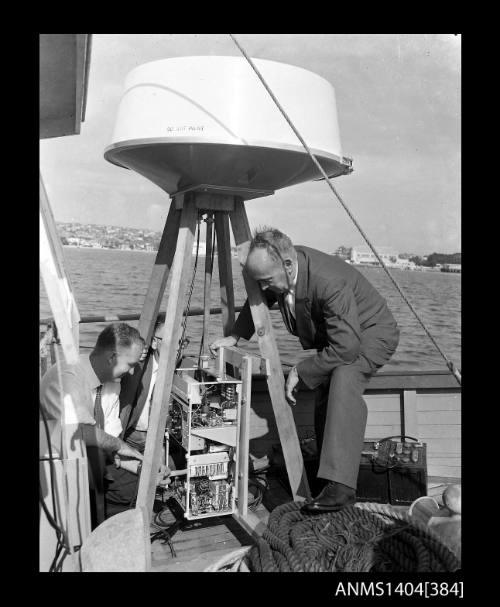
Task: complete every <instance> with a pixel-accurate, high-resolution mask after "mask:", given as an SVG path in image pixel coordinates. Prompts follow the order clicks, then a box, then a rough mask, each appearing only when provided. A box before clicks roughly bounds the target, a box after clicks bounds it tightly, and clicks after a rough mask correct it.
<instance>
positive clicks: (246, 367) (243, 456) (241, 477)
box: [238, 356, 253, 517]
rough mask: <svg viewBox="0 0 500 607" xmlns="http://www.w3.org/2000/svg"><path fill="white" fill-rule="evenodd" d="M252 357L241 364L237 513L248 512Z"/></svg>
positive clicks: (243, 513) (244, 359) (247, 357)
mask: <svg viewBox="0 0 500 607" xmlns="http://www.w3.org/2000/svg"><path fill="white" fill-rule="evenodd" d="M252 358H253V357H251V356H244V357H243V360H242V364H241V380H242V385H241V388H242V392H241V410H240V435H239V439H238V514H239V515H240V516H242V517H244V516H246V515H247V514H248V457H249V441H250V403H251V402H252Z"/></svg>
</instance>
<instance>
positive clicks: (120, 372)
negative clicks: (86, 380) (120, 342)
mask: <svg viewBox="0 0 500 607" xmlns="http://www.w3.org/2000/svg"><path fill="white" fill-rule="evenodd" d="M141 355H142V348H141V347H140V346H139V345H138V344H133V345H132V346H130V347H129V348H120V347H117V349H116V351H115V352H113V353H112V354H111V357H110V359H109V361H110V366H109V371H110V379H109V381H114V382H119V381H120V379H121V378H122V377H123V376H124V375H126V374H127V373H130V375H133V374H134V368H135V366H136V365H137V363H138V362H139V360H140V358H141Z"/></svg>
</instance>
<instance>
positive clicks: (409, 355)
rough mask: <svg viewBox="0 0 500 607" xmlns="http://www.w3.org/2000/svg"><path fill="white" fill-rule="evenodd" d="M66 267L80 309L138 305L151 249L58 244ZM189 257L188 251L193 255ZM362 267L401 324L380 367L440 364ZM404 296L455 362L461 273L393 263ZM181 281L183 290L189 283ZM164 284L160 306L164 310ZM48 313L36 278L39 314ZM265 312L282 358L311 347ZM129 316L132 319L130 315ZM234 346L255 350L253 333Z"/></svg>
mask: <svg viewBox="0 0 500 607" xmlns="http://www.w3.org/2000/svg"><path fill="white" fill-rule="evenodd" d="M63 251H64V258H65V264H66V269H67V271H68V274H69V276H70V281H71V284H72V287H73V291H74V294H75V298H76V303H77V306H78V310H79V312H80V315H81V316H92V315H104V314H131V313H140V311H141V308H142V305H143V302H144V297H145V294H146V290H147V286H148V282H149V279H150V276H151V270H152V267H153V264H154V260H155V256H156V253H148V252H139V251H121V250H109V249H90V248H89V249H86V248H73V247H64V248H63ZM193 260H194V258H193ZM204 267H205V258H204V257H200V258H199V259H198V265H197V271H196V275H195V284H194V290H193V295H192V299H191V307H202V306H203V280H204ZM357 269H358V270H359V271H360V272H361V273H362V274H364V275H365V276H366V277H367V278H368V280H369V281H370V282H371V283H372V284H373V285H374V286H375V287H376V288H377V289H378V290H379V292H380V293H381V294H382V295H383V296H384V297H385V299H386V300H387V302H388V304H389V307H390V309H391V311H392V312H393V314H394V316H395V318H396V320H397V322H398V324H399V327H400V331H401V338H400V343H399V347H398V350H397V352H396V353H395V355H394V356H393V358H392V360H391V361H390V363H388V364H387V365H386V366H385V367H384V368H383V370H384V371H389V370H398V371H403V370H405V371H406V370H408V371H430V370H446V366H445V363H444V360H443V359H442V357H441V355H440V354H439V352H438V351H437V350H436V348H435V347H434V345H433V344H432V342H431V341H430V339H429V338H428V337H427V335H426V334H425V332H424V330H423V329H422V327H421V326H420V324H419V323H418V321H417V320H416V318H415V317H414V315H413V314H412V312H411V310H410V309H409V308H408V306H407V304H406V303H405V302H404V301H403V300H402V299H401V296H400V295H399V293H398V292H397V291H396V289H395V287H394V286H393V284H392V283H391V282H390V280H389V278H388V277H387V275H386V274H385V272H384V270H383V269H382V268H377V267H373V268H371V267H358V268H357ZM391 273H393V275H394V277H395V278H396V280H397V281H398V283H399V284H400V286H401V288H402V289H403V291H404V293H405V294H406V296H407V298H408V299H409V300H410V301H411V303H412V305H413V307H414V308H415V309H416V311H417V312H418V313H419V315H420V317H421V319H422V320H423V322H424V324H425V325H426V327H427V328H428V329H429V331H430V333H431V334H432V335H433V336H434V338H435V339H436V341H437V342H438V344H439V345H440V347H441V349H442V350H443V351H444V352H445V353H446V355H447V356H448V358H449V359H450V360H452V361H453V362H454V363H455V365H457V367H458V368H460V367H461V275H460V274H452V273H448V274H447V273H442V272H435V273H434V272H412V271H402V270H391ZM233 279H234V291H235V304H236V305H237V306H238V305H242V304H243V303H244V300H245V289H244V284H243V279H242V277H241V270H240V266H239V262H238V260H237V259H236V258H233ZM189 286H190V285H189V284H188V285H186V291H188V290H189ZM168 290H169V285H168V283H167V289H166V292H165V297H164V300H163V303H162V306H161V310H165V307H166V301H167V297H168ZM211 302H212V306H219V305H220V297H219V280H218V270H217V257H215V263H214V272H213V281H212V291H211ZM50 316H52V314H51V311H50V307H49V305H48V301H47V298H46V295H45V292H44V289H43V284H42V281H41V280H40V318H47V317H50ZM271 318H272V322H273V327H274V330H275V334H276V339H277V342H278V347H279V350H280V353H281V356H282V361H283V362H284V363H285V364H287V363H290V364H293V363H295V362H297V361H299V360H301V359H302V358H304V357H306V356H310V355H311V354H313V352H312V351H304V350H302V347H301V345H300V343H299V340H298V338H296V337H294V336H292V335H290V334H288V333H287V331H286V329H285V328H284V325H283V322H282V320H281V315H280V313H279V311H277V310H276V311H275V310H272V311H271ZM130 324H132V325H134V326H137V323H136V322H131V323H130ZM104 326H105V324H102V323H95V324H82V325H81V326H80V345H81V347H82V348H90V347H91V346H92V345H93V344H94V343H95V339H96V337H97V335H98V334H99V332H100V331H101V330H102V328H103V327H104ZM201 331H202V317H190V318H188V322H187V329H186V337H187V338H188V339H189V340H190V343H189V345H188V346H187V348H186V351H185V352H186V353H187V354H194V355H196V354H197V353H198V352H199V343H200V342H199V339H200V335H201ZM221 335H222V324H221V317H220V315H214V316H213V317H212V319H211V323H210V338H211V340H213V339H215V338H216V337H218V336H221ZM240 346H243V347H244V348H246V349H248V350H250V351H253V352H258V344H257V337H256V336H254V337H253V338H252V340H251V341H250V342H244V341H241V342H240Z"/></svg>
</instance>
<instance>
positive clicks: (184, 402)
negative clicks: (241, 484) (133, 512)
mask: <svg viewBox="0 0 500 607" xmlns="http://www.w3.org/2000/svg"><path fill="white" fill-rule="evenodd" d="M241 384H242V382H241V381H240V380H237V379H235V378H233V377H230V376H227V375H225V376H224V378H218V377H216V376H215V375H212V374H211V373H210V372H208V371H206V370H204V369H199V368H198V367H196V366H193V367H188V368H183V369H180V370H178V371H177V372H176V374H175V375H174V381H173V386H172V396H171V403H170V414H169V417H170V423H169V435H170V437H171V439H173V440H174V441H175V442H176V443H177V445H178V446H179V447H180V448H181V449H182V451H183V454H184V458H185V470H186V472H185V474H184V475H180V476H176V477H175V478H174V479H173V480H172V482H171V483H170V485H169V487H168V491H169V493H170V495H171V496H173V497H174V498H175V499H176V500H177V501H178V502H179V504H180V505H181V506H182V508H183V510H184V512H185V516H186V518H188V519H197V518H207V517H210V516H219V515H221V514H232V513H233V512H234V511H235V503H236V499H237V486H236V480H237V478H238V474H237V472H238V471H237V457H236V453H237V448H238V438H239V424H240V410H241Z"/></svg>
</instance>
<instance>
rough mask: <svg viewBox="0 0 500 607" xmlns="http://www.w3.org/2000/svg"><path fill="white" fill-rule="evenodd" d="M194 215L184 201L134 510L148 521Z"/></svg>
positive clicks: (191, 205) (191, 203)
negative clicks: (136, 509) (142, 511)
mask: <svg viewBox="0 0 500 607" xmlns="http://www.w3.org/2000/svg"><path fill="white" fill-rule="evenodd" d="M196 215H197V211H196V208H195V203H194V200H193V199H189V200H185V201H184V206H183V208H182V215H181V219H180V227H179V235H178V238H177V247H176V250H175V256H174V262H173V265H172V278H171V283H170V292H169V297H168V303H167V310H166V315H165V326H164V327H163V340H162V345H161V348H160V359H159V366H158V375H157V377H156V384H155V390H154V393H153V403H152V406H151V411H150V415H149V428H148V433H147V438H146V448H145V451H144V460H143V462H142V471H141V477H140V479H139V488H138V492H137V502H136V504H137V507H142V508H144V511H145V513H147V516H148V517H149V518H150V517H151V512H152V509H153V502H154V496H155V491H156V476H157V473H158V469H159V467H160V459H161V451H162V444H163V435H164V432H165V424H166V421H167V414H168V399H169V397H170V392H171V390H172V381H173V375H174V371H175V363H176V358H177V349H178V345H179V338H180V336H181V321H182V313H183V311H184V298H185V287H186V284H187V283H188V280H189V273H190V270H191V262H192V250H193V240H194V233H195V229H196Z"/></svg>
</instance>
